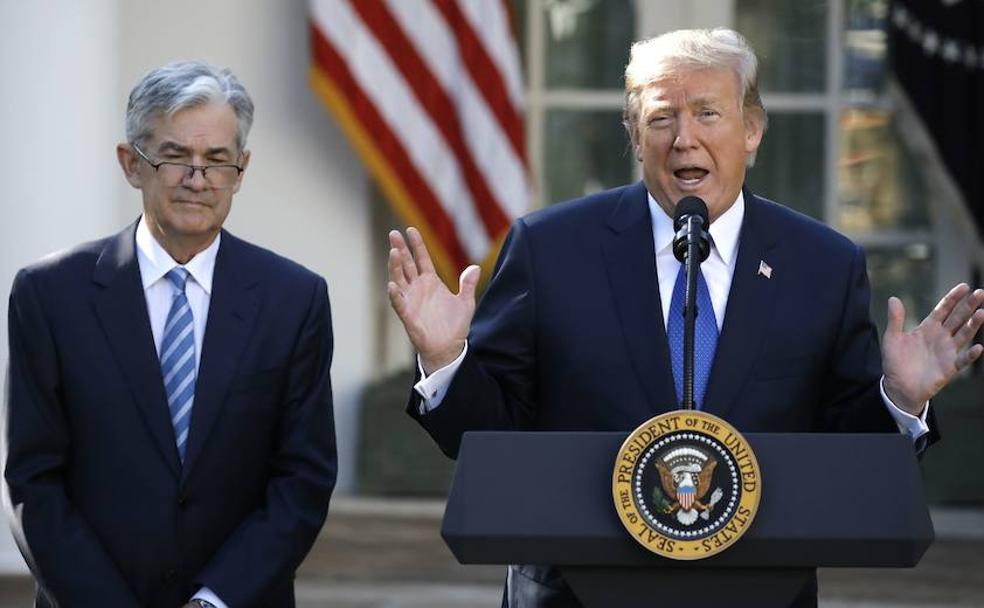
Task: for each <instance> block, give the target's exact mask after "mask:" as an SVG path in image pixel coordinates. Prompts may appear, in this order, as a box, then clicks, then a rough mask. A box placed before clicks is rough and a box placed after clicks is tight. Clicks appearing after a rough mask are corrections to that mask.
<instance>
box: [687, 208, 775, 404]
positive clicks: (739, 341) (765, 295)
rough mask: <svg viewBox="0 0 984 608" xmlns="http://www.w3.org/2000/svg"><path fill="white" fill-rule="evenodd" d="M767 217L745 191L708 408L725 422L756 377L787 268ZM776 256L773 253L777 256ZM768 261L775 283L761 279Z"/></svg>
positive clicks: (708, 391) (711, 379)
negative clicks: (749, 380) (778, 258)
mask: <svg viewBox="0 0 984 608" xmlns="http://www.w3.org/2000/svg"><path fill="white" fill-rule="evenodd" d="M767 212H768V209H767V208H766V204H765V203H764V202H762V201H761V200H759V199H758V198H757V197H756V196H755V195H754V194H752V193H751V192H749V191H748V190H745V219H744V220H743V222H742V227H741V236H740V239H739V245H738V261H737V264H736V266H735V274H734V278H733V279H732V281H731V291H730V292H729V294H728V306H727V309H726V312H725V315H724V326H723V328H722V331H721V337H720V339H719V340H718V346H717V352H716V353H715V355H714V367H713V368H712V369H711V377H710V380H709V381H708V385H707V396H706V398H705V403H706V406H705V407H704V409H705V410H706V411H707V412H709V413H712V414H715V415H717V416H720V417H722V418H727V415H728V413H729V412H730V411H731V408H732V407H733V406H734V403H735V399H736V398H737V396H738V394H739V391H740V390H741V388H742V386H744V384H745V381H746V380H747V378H748V376H749V374H750V373H751V369H752V364H753V363H754V362H755V359H756V356H755V355H756V353H757V352H758V349H759V346H760V344H761V342H762V336H763V334H764V332H765V328H766V325H767V322H768V320H769V319H770V318H771V317H772V309H773V307H774V305H775V293H776V288H777V286H778V285H779V283H780V282H781V281H782V272H783V268H781V267H778V266H776V260H775V259H774V255H775V254H774V251H773V250H774V249H775V246H776V244H777V242H778V236H779V235H778V234H777V233H776V232H775V231H774V230H773V228H774V227H773V226H772V225H771V223H769V222H768V221H767V219H766V218H765V217H763V216H764V214H765V213H767ZM770 252H773V253H772V255H771V256H770ZM763 261H764V262H766V263H767V264H770V265H772V266H776V269H775V276H773V277H772V278H766V277H765V276H763V275H762V274H760V273H759V264H760V263H761V262H763Z"/></svg>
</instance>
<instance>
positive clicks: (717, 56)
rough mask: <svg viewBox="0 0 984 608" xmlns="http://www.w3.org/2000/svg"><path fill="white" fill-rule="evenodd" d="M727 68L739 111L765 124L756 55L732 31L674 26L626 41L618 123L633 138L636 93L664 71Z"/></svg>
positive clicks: (639, 94)
mask: <svg viewBox="0 0 984 608" xmlns="http://www.w3.org/2000/svg"><path fill="white" fill-rule="evenodd" d="M687 69H691V70H700V69H723V70H732V71H733V72H734V73H735V76H736V77H737V79H738V94H739V98H740V99H741V105H742V110H743V111H749V115H750V117H751V118H752V119H757V120H760V121H761V125H762V129H763V130H764V129H765V127H766V123H767V116H766V113H765V106H764V105H763V104H762V98H761V97H760V96H759V92H758V58H756V56H755V51H753V50H752V47H751V46H750V45H749V44H748V41H747V40H745V37H744V36H742V35H741V34H739V33H738V32H736V31H734V30H731V29H727V28H716V29H713V30H677V31H675V32H669V33H666V34H663V35H661V36H656V37H655V38H650V39H649V40H641V41H639V42H636V43H635V44H633V45H632V53H631V55H630V58H629V64H628V65H626V66H625V106H624V108H623V110H622V122H623V124H624V125H625V128H626V130H627V131H628V133H629V138H630V139H631V140H632V142H633V143H635V142H636V138H637V137H638V132H637V129H636V128H637V126H638V123H639V112H640V111H641V108H640V105H641V103H642V92H643V91H644V90H645V89H646V87H647V86H649V85H650V84H652V83H653V82H655V81H656V80H659V79H660V78H661V77H663V76H666V75H667V74H672V73H674V72H678V71H680V70H687Z"/></svg>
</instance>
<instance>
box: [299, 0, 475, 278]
mask: <svg viewBox="0 0 984 608" xmlns="http://www.w3.org/2000/svg"><path fill="white" fill-rule="evenodd" d="M312 19H313V21H314V23H315V24H316V25H317V27H318V29H319V30H320V31H321V32H322V33H323V34H324V36H325V38H326V39H327V40H328V41H329V42H330V43H331V44H332V46H333V47H334V48H335V51H336V52H337V53H339V55H341V56H342V57H343V58H345V60H346V62H347V63H348V64H349V69H350V71H351V72H352V75H353V77H355V78H356V80H357V81H358V83H359V86H360V87H361V88H362V90H363V91H365V93H366V95H367V96H368V97H369V98H370V99H371V100H372V101H373V103H374V104H375V106H376V109H377V111H378V112H379V113H380V115H381V116H382V117H383V120H384V121H385V122H386V123H387V125H388V126H389V128H390V130H391V131H392V132H393V134H394V135H395V136H396V137H397V139H399V140H400V143H401V144H402V146H403V148H404V149H405V150H406V152H407V154H408V155H409V157H410V158H411V160H412V161H413V164H414V166H415V168H416V169H417V171H418V173H419V174H420V175H421V177H422V178H423V179H424V181H425V182H427V184H428V186H430V188H431V190H432V191H433V192H434V195H435V196H436V197H437V199H438V201H439V203H440V204H441V207H442V208H443V209H444V210H445V212H446V213H447V214H448V216H449V217H450V218H451V219H452V221H453V223H454V225H455V232H456V233H457V235H458V240H459V241H460V243H461V245H462V247H463V248H464V250H465V252H466V253H467V255H468V256H469V258H470V259H471V260H473V261H480V260H481V259H482V258H483V257H484V255H485V254H486V253H487V252H488V250H489V247H490V245H491V240H490V238H489V236H488V234H487V233H486V231H485V228H484V226H483V225H482V223H481V221H480V219H479V217H478V214H477V209H476V207H475V202H474V200H473V199H472V197H471V194H470V192H469V191H468V188H467V187H466V185H465V182H464V178H463V176H462V172H461V169H460V166H459V165H458V161H457V159H456V158H455V156H454V154H453V152H452V151H451V150H450V149H448V147H447V145H446V144H445V142H444V139H443V137H442V136H441V134H440V133H439V132H438V130H437V128H436V127H435V125H434V124H433V122H432V121H431V119H430V117H429V116H428V114H427V112H426V111H425V110H424V109H423V108H422V107H421V106H420V104H419V103H418V102H417V99H416V98H415V97H414V95H413V93H412V91H411V89H410V88H409V85H408V84H407V83H406V82H405V80H404V79H403V76H402V74H401V73H400V71H399V69H398V68H397V67H396V66H395V65H394V64H393V63H392V61H391V60H390V58H389V56H388V54H387V53H386V50H385V49H384V48H383V47H382V46H381V45H380V43H379V41H378V40H377V39H376V38H375V36H374V35H373V34H372V32H371V31H369V30H368V28H367V27H366V26H365V24H364V23H363V22H362V20H361V19H360V18H359V16H358V15H357V14H355V13H354V12H353V11H352V9H351V7H350V6H349V5H348V3H347V2H346V1H345V0H318V1H317V2H314V3H312Z"/></svg>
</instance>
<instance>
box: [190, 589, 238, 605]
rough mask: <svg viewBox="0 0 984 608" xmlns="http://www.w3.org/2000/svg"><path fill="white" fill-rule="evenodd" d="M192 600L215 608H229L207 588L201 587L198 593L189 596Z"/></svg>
mask: <svg viewBox="0 0 984 608" xmlns="http://www.w3.org/2000/svg"><path fill="white" fill-rule="evenodd" d="M191 599H193V600H204V601H206V602H208V603H209V604H212V605H213V606H215V608H229V607H228V606H226V603H225V602H223V601H222V600H220V599H219V596H217V595H215V594H214V593H212V590H211V589H209V588H208V587H202V588H201V589H199V590H198V593H196V594H195V595H193V596H191Z"/></svg>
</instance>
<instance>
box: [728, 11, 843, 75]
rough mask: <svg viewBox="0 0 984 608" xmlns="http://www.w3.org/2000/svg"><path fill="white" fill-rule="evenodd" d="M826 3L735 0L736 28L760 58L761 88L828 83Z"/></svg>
mask: <svg viewBox="0 0 984 608" xmlns="http://www.w3.org/2000/svg"><path fill="white" fill-rule="evenodd" d="M827 4H828V3H827V2H826V1H825V0H823V1H817V0H802V1H799V0H798V1H797V2H776V0H737V1H736V2H735V28H736V29H737V30H738V31H739V32H741V33H742V34H743V35H744V36H745V37H746V38H748V41H749V42H750V43H751V45H752V47H753V48H754V49H755V52H756V53H757V54H758V58H759V63H760V67H759V88H761V89H762V90H763V91H789V92H820V91H823V89H824V86H825V83H826V82H827V76H826V65H827V61H826V58H827V54H826V46H827Z"/></svg>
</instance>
